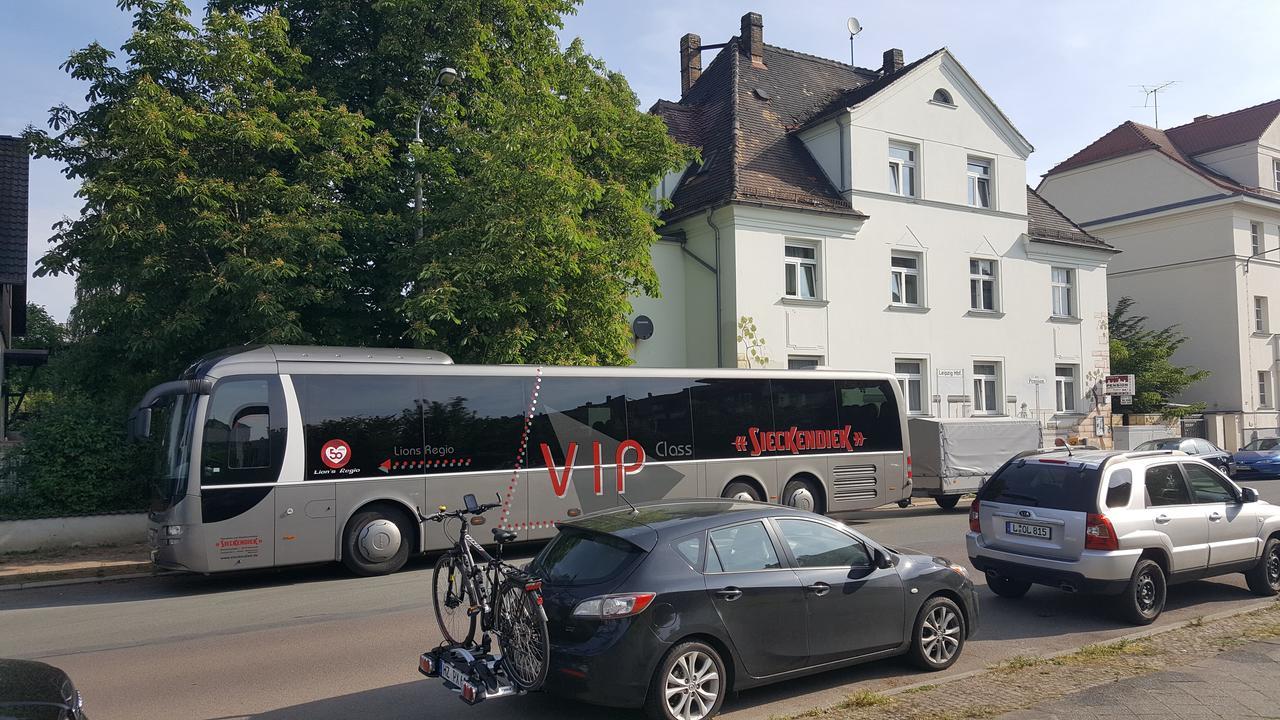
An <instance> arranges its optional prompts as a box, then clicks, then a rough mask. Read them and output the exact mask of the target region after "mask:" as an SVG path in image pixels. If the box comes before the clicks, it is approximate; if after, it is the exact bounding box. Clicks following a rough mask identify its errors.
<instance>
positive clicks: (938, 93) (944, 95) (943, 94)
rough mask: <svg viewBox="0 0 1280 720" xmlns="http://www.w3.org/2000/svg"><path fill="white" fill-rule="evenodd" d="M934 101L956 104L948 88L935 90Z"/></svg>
mask: <svg viewBox="0 0 1280 720" xmlns="http://www.w3.org/2000/svg"><path fill="white" fill-rule="evenodd" d="M933 101H934V102H936V103H938V104H939V105H955V102H954V101H952V100H951V93H949V92H947V90H946V88H938V89H937V90H934V91H933Z"/></svg>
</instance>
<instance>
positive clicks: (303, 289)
mask: <svg viewBox="0 0 1280 720" xmlns="http://www.w3.org/2000/svg"><path fill="white" fill-rule="evenodd" d="M119 4H120V6H121V8H123V9H125V10H128V11H131V12H132V13H133V16H134V24H133V34H132V36H131V37H130V38H129V39H128V41H127V42H125V44H124V46H123V49H124V58H123V62H116V61H115V55H114V53H113V52H111V51H109V50H107V49H106V48H104V47H102V46H100V45H98V44H96V43H95V44H91V45H89V46H88V47H86V48H84V49H83V50H80V51H78V52H76V53H74V54H72V56H71V57H70V59H69V60H67V62H66V64H65V65H64V68H65V69H66V71H67V72H68V73H69V74H70V75H71V76H72V77H74V78H76V79H78V80H82V81H85V82H87V83H88V86H89V90H88V94H87V97H86V100H87V103H88V106H87V107H86V108H85V109H83V110H78V111H77V110H73V109H71V108H70V107H68V106H66V105H62V106H59V107H55V108H54V109H53V110H52V111H51V112H50V121H49V125H50V127H51V129H52V132H45V131H40V130H36V129H34V128H30V129H28V131H27V133H26V135H27V139H28V140H29V141H30V142H31V144H32V147H33V152H34V154H35V155H36V156H37V157H48V158H53V159H55V160H58V161H60V162H62V163H64V164H65V166H66V170H65V173H66V175H67V176H68V177H69V178H71V179H73V180H78V181H80V183H81V186H80V191H79V195H80V197H81V198H83V200H84V207H83V209H82V211H81V213H80V216H79V217H78V218H74V219H70V220H65V221H63V222H61V223H59V224H58V225H57V226H56V228H55V234H54V236H53V238H52V242H53V249H52V250H50V251H49V252H48V253H47V254H46V255H45V256H44V257H43V258H42V259H41V260H40V268H39V270H38V271H37V275H44V274H55V275H56V274H60V273H74V274H75V275H76V276H77V302H76V305H75V307H74V309H73V311H72V314H71V321H70V326H71V327H70V333H71V336H72V338H74V340H75V341H76V354H77V355H78V356H79V357H78V358H77V360H76V363H74V366H75V367H78V368H79V369H80V370H81V371H82V375H81V378H82V380H83V385H84V387H86V388H88V389H90V390H95V389H100V390H102V391H103V393H105V394H107V395H110V396H111V397H112V399H114V400H115V401H116V404H119V405H123V404H124V403H125V402H126V400H127V399H136V398H137V396H138V395H139V394H140V393H141V392H142V391H143V390H144V389H145V387H146V386H147V385H149V384H150V383H153V382H155V381H156V380H158V379H160V378H171V377H173V376H175V375H176V373H177V372H178V371H180V370H181V368H182V367H183V366H184V365H185V364H186V363H189V362H190V361H191V359H192V358H193V357H195V356H197V355H199V354H201V353H203V352H205V351H207V350H210V349H214V348H218V347H223V346H228V345H239V344H242V343H247V342H255V341H258V342H341V341H348V340H349V339H350V335H349V334H348V333H349V332H350V331H351V329H352V328H353V327H356V326H358V325H359V324H360V322H361V318H360V317H359V313H358V312H354V311H353V309H352V306H351V304H349V303H348V302H347V293H348V291H349V290H350V287H351V282H350V274H351V270H352V258H351V257H350V256H349V255H348V253H347V252H346V250H345V248H344V244H343V237H342V230H343V228H344V227H345V226H346V225H347V224H348V223H349V221H350V218H351V216H352V215H353V214H354V212H355V210H354V209H353V207H352V205H351V203H350V202H349V201H348V198H347V196H346V194H345V192H344V189H345V188H346V187H347V185H348V184H349V183H352V182H356V181H357V180H358V179H359V178H360V177H363V176H365V175H372V174H376V173H377V172H378V171H379V170H380V169H381V168H383V167H385V166H386V165H387V163H388V162H389V156H390V151H391V148H390V142H389V139H388V138H387V137H385V136H383V135H379V134H377V133H375V132H374V131H372V129H371V123H370V122H369V121H368V120H366V119H365V118H363V117H362V116H361V115H360V114H358V113H355V112H351V111H349V110H347V109H346V108H344V107H342V106H340V105H335V104H333V103H330V102H329V101H327V100H326V99H325V98H323V97H322V96H321V95H319V94H318V93H316V92H315V91H314V90H312V89H310V87H309V85H308V84H306V83H305V82H302V83H300V81H303V79H304V78H303V68H304V66H305V63H306V57H305V56H304V55H303V54H302V53H301V52H299V51H298V50H297V49H296V48H294V47H293V46H292V45H290V42H289V37H288V34H287V23H286V22H285V20H284V18H282V17H281V16H280V15H279V14H276V13H262V14H259V15H256V16H254V17H252V18H246V17H242V16H240V15H237V14H224V13H220V12H216V11H213V12H210V13H209V14H208V15H207V16H206V17H205V18H204V20H203V23H202V24H200V25H196V24H193V23H191V22H190V21H189V20H188V17H187V16H188V10H187V6H186V4H185V3H184V2H182V0H121V1H120V3H119Z"/></svg>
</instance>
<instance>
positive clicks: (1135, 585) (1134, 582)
mask: <svg viewBox="0 0 1280 720" xmlns="http://www.w3.org/2000/svg"><path fill="white" fill-rule="evenodd" d="M1166 589H1167V587H1166V585H1165V580H1164V571H1163V570H1161V569H1160V565H1159V563H1157V562H1156V561H1154V560H1151V559H1149V558H1143V559H1141V560H1139V561H1138V564H1137V565H1136V566H1135V567H1134V568H1133V575H1131V576H1130V577H1129V585H1128V586H1127V587H1125V589H1124V592H1122V593H1120V596H1119V597H1118V598H1116V609H1117V610H1118V611H1119V613H1120V617H1122V618H1124V619H1125V620H1127V621H1128V622H1131V623H1133V624H1135V625H1150V624H1151V623H1152V622H1154V621H1155V619H1156V618H1158V617H1160V613H1161V611H1163V610H1164V599H1165V591H1166Z"/></svg>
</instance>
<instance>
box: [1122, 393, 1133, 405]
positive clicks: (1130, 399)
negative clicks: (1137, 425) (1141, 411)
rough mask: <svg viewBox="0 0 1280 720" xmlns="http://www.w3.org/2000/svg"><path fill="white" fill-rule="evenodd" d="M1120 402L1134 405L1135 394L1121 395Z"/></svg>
mask: <svg viewBox="0 0 1280 720" xmlns="http://www.w3.org/2000/svg"><path fill="white" fill-rule="evenodd" d="M1120 404H1121V405H1126V406H1128V405H1132V404H1133V396H1132V395H1121V396H1120Z"/></svg>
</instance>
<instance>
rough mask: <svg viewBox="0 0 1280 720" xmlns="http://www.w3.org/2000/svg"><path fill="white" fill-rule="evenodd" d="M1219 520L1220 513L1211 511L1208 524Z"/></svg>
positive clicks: (1220, 517)
mask: <svg viewBox="0 0 1280 720" xmlns="http://www.w3.org/2000/svg"><path fill="white" fill-rule="evenodd" d="M1221 519H1222V513H1220V512H1218V511H1216V510H1215V511H1213V512H1211V513H1209V521H1210V522H1218V521H1219V520H1221Z"/></svg>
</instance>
